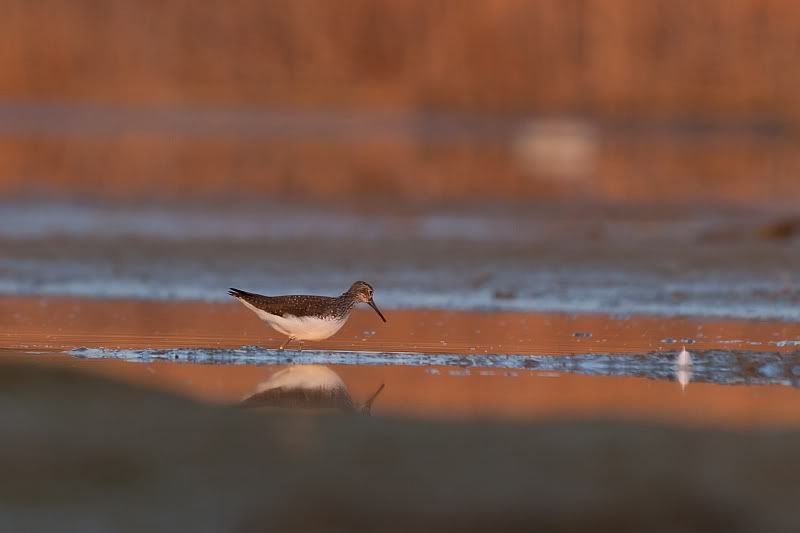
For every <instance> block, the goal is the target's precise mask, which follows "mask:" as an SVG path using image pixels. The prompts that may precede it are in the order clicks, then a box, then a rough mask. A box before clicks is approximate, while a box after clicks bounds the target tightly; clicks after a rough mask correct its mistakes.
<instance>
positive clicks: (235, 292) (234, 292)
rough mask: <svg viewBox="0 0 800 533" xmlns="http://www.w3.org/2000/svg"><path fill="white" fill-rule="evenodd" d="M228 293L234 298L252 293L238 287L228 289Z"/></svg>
mask: <svg viewBox="0 0 800 533" xmlns="http://www.w3.org/2000/svg"><path fill="white" fill-rule="evenodd" d="M228 294H229V295H231V296H233V297H234V298H245V297H247V296H252V295H253V294H252V293H250V292H247V291H242V290H239V289H234V288H233V287H231V288H230V289H228Z"/></svg>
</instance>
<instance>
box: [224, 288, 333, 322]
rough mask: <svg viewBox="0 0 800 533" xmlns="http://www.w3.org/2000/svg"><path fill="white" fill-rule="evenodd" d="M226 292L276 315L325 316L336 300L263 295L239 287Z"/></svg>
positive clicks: (318, 297) (317, 297) (321, 297)
mask: <svg viewBox="0 0 800 533" xmlns="http://www.w3.org/2000/svg"><path fill="white" fill-rule="evenodd" d="M228 294H230V295H231V296H233V297H234V298H239V299H240V300H244V301H245V302H247V303H249V304H250V305H252V306H253V307H256V308H258V309H261V310H262V311H266V312H267V313H269V314H271V315H276V316H285V315H294V316H297V317H303V316H326V315H328V314H332V312H333V311H334V309H335V307H336V306H335V304H336V301H337V300H336V298H332V297H330V296H306V295H297V296H263V295H261V294H255V293H252V292H247V291H242V290H239V289H230V290H229V291H228Z"/></svg>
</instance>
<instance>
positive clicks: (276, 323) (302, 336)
mask: <svg viewBox="0 0 800 533" xmlns="http://www.w3.org/2000/svg"><path fill="white" fill-rule="evenodd" d="M239 301H240V302H242V303H243V304H244V305H245V307H247V308H249V309H250V310H251V311H253V312H254V313H255V314H256V315H258V318H260V319H261V320H263V321H264V322H266V323H267V324H269V325H270V326H271V327H272V329H274V330H275V331H278V332H280V333H283V334H284V335H287V336H289V337H294V338H295V339H297V340H301V341H320V340H322V339H327V338H328V337H330V336H331V335H333V334H335V333H336V332H337V331H339V330H340V329H342V326H344V323H345V322H347V317H343V318H317V317H310V316H305V317H297V316H294V315H284V316H278V315H273V314H270V313H267V312H266V311H262V310H261V309H259V308H257V307H255V306H253V305H251V304H249V303H247V302H245V301H244V300H241V299H240V300H239Z"/></svg>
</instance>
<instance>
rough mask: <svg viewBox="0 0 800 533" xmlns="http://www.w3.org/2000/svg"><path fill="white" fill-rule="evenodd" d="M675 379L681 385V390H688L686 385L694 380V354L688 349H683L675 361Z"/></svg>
mask: <svg viewBox="0 0 800 533" xmlns="http://www.w3.org/2000/svg"><path fill="white" fill-rule="evenodd" d="M675 379H676V380H677V381H678V383H680V384H681V390H684V391H685V390H686V385H688V384H689V382H690V381H691V380H692V354H690V353H689V352H688V351H687V350H686V347H685V346H684V347H683V348H681V351H680V353H679V354H678V357H677V359H675Z"/></svg>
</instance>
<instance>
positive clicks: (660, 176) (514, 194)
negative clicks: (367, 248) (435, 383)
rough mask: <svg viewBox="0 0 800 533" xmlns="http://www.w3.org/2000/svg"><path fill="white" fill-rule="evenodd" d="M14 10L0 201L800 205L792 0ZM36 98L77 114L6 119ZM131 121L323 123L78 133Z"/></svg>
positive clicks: (74, 3) (796, 28)
mask: <svg viewBox="0 0 800 533" xmlns="http://www.w3.org/2000/svg"><path fill="white" fill-rule="evenodd" d="M2 8H3V9H2V17H1V18H0V106H3V109H2V110H0V115H2V116H0V119H2V120H3V121H5V122H6V126H2V124H0V194H2V195H3V196H4V197H12V198H13V197H30V196H33V197H40V196H55V197H81V198H96V199H116V200H134V201H136V200H147V201H149V200H153V199H166V200H169V199H186V198H194V199H201V200H202V199H221V198H222V199H224V198H230V199H231V200H236V199H240V198H250V199H261V198H288V199H303V200H330V199H338V200H342V201H344V200H346V199H350V200H353V201H356V202H358V201H364V200H366V201H373V200H375V199H393V200H406V201H410V202H421V203H425V202H448V201H458V202H482V201H487V200H490V201H491V200H496V201H510V200H514V201H518V200H526V199H529V200H530V199H543V198H575V197H578V198H584V199H599V200H611V201H634V202H640V201H644V202H647V201H654V200H655V201H661V200H674V201H686V200H698V199H699V200H714V201H720V202H733V203H753V202H784V203H789V202H790V201H791V200H790V199H791V198H796V197H797V195H798V194H800V179H798V178H797V176H798V170H800V155H799V154H798V150H796V144H797V143H796V141H797V139H796V137H797V123H798V120H800V70H799V69H798V68H797V65H798V59H800V57H799V56H800V16H799V15H800V5H798V4H797V3H796V2H793V1H791V0H713V1H712V0H708V1H704V2H694V1H688V0H652V1H648V2H642V1H640V0H614V1H608V0H538V1H534V0H493V1H491V0H486V1H459V0H445V1H431V0H424V1H423V0H403V1H376V0H340V1H337V2H329V1H325V0H283V1H260V0H240V1H237V2H209V1H192V0H164V1H155V0H142V1H133V0H69V1H67V0H36V1H30V0H3V2H2ZM44 105H57V106H61V107H60V108H59V109H61V108H64V107H66V108H68V109H74V110H75V111H74V113H73V114H72V115H69V117H68V118H66V119H65V118H64V117H63V116H60V115H58V114H57V113H53V114H52V117H51V118H49V119H48V108H42V109H43V110H44V111H43V112H42V113H41V114H40V115H43V116H44V118H41V116H40V118H38V119H36V121H34V122H36V124H35V126H31V127H28V125H27V124H28V122H30V121H29V120H28V119H20V118H19V117H17V118H15V119H14V120H11V119H9V116H10V115H9V113H11V114H13V112H15V111H16V110H18V109H24V110H28V111H30V110H31V109H36V108H37V106H44ZM76 106H77V107H76ZM118 108H120V109H125V110H132V112H133V114H134V115H135V114H136V113H137V112H138V110H145V111H147V113H150V114H149V115H145V119H146V118H147V117H158V116H159V114H160V113H162V112H164V111H165V110H177V111H178V112H179V113H182V115H181V116H190V117H192V116H194V115H193V113H197V112H200V111H202V110H222V111H224V112H232V111H239V112H242V113H244V115H245V116H246V115H247V114H248V113H250V112H252V113H254V114H255V115H256V116H258V112H259V111H260V110H262V111H263V110H265V109H266V110H281V111H282V112H298V111H303V112H304V113H310V116H311V117H312V119H311V121H312V126H306V127H305V129H303V128H301V129H300V133H299V134H297V135H287V136H281V135H280V132H279V133H278V134H274V133H272V134H270V135H260V134H256V135H252V134H245V133H246V129H247V128H246V126H241V129H242V131H243V132H245V133H240V132H239V130H238V129H237V128H238V126H236V124H239V122H236V121H234V122H235V124H234V126H233V127H232V128H230V129H220V128H218V127H217V126H215V124H216V123H215V122H214V120H215V119H214V118H213V117H212V118H207V117H206V118H203V117H200V119H199V122H192V124H198V123H199V124H200V126H199V127H198V129H197V131H195V130H193V129H192V128H193V127H194V126H193V127H189V128H185V129H183V130H180V131H176V130H174V129H169V128H166V129H165V128H163V127H162V126H159V125H158V124H156V125H151V126H148V125H147V124H148V123H147V120H144V119H143V120H144V122H145V125H144V126H142V124H141V123H135V121H132V120H131V119H130V118H129V117H128V118H123V119H121V120H119V121H117V122H114V127H111V128H107V129H105V130H101V131H100V132H98V131H97V130H92V129H91V128H86V127H84V126H83V124H84V122H85V121H89V120H91V121H99V122H101V123H102V122H103V120H106V119H104V117H105V116H106V115H107V113H109V112H113V111H114V110H115V109H118ZM328 112H335V113H339V114H341V116H342V117H345V119H343V120H338V119H337V120H338V121H334V124H333V126H331V127H330V128H329V129H330V131H332V132H333V133H332V134H328V135H318V134H316V133H315V131H316V130H315V129H314V126H313V117H314V114H315V113H328ZM387 112H388V113H391V114H392V115H391V117H394V118H392V120H394V119H397V120H400V121H401V122H402V124H403V126H402V127H395V126H391V125H390V126H388V127H384V126H382V128H383V129H381V128H378V133H380V134H379V135H374V126H372V125H371V123H370V121H371V117H372V116H373V115H374V114H378V115H379V116H381V115H380V114H381V113H387ZM237 116H239V115H237ZM337 116H338V115H337ZM351 116H355V119H354V123H352V124H351V123H350V122H347V120H346V119H347V117H351ZM431 116H434V117H436V119H435V121H434V123H433V124H431V123H429V122H426V121H428V120H430V117H431ZM87 117H88V118H87ZM303 117H306V115H303V116H302V117H300V118H299V119H296V118H292V117H290V119H289V122H290V123H292V124H293V123H294V122H296V121H297V120H300V121H302V120H306V118H303ZM397 117H399V118H397ZM467 119H468V120H472V121H473V122H472V123H469V124H467V125H466V126H465V125H464V123H463V121H464V120H467ZM48 120H50V123H47V121H48ZM237 120H240V119H237ZM264 120H265V121H266V120H268V118H265V119H264ZM26 121H28V122H26ZM42 122H45V125H44V126H43V125H42ZM409 124H410V126H408V125H409ZM498 124H499V126H498ZM340 131H341V132H343V133H346V134H350V135H352V136H353V138H352V139H350V140H349V141H343V140H342V139H341V138H340V137H339V135H338V132H340ZM359 132H360V133H359ZM387 132H388V133H387ZM431 132H433V133H431ZM464 132H466V133H464Z"/></svg>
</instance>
